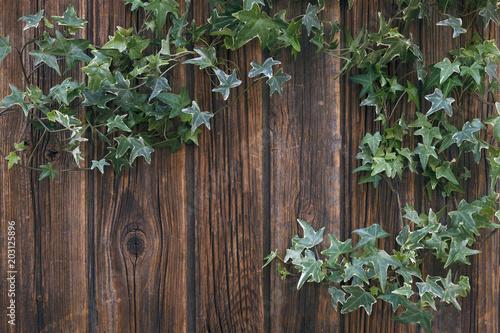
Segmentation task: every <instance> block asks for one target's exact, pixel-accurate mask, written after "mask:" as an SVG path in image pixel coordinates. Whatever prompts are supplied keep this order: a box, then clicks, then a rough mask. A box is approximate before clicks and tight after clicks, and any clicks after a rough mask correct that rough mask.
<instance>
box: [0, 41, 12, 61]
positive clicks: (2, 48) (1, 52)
mask: <svg viewBox="0 0 500 333" xmlns="http://www.w3.org/2000/svg"><path fill="white" fill-rule="evenodd" d="M10 51H12V47H11V46H10V44H9V37H3V36H0V62H2V61H3V59H5V57H6V56H7V54H9V53H10Z"/></svg>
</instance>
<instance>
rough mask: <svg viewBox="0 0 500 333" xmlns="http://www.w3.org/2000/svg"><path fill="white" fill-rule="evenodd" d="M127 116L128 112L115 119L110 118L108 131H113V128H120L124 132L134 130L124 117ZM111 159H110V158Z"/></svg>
mask: <svg viewBox="0 0 500 333" xmlns="http://www.w3.org/2000/svg"><path fill="white" fill-rule="evenodd" d="M125 117H127V115H126V114H124V115H121V116H120V115H116V116H115V117H114V118H113V119H111V118H110V119H108V122H107V124H106V125H107V126H108V132H109V131H111V130H112V129H113V128H118V129H120V130H122V131H124V132H132V130H131V129H130V128H129V127H128V126H127V125H126V124H125V122H124V121H123V119H124V118H125ZM108 160H109V159H108Z"/></svg>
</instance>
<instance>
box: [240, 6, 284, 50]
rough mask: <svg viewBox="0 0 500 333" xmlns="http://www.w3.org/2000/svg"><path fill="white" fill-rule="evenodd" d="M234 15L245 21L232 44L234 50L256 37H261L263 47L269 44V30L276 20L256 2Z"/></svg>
mask: <svg viewBox="0 0 500 333" xmlns="http://www.w3.org/2000/svg"><path fill="white" fill-rule="evenodd" d="M233 16H234V17H236V18H237V19H238V20H239V21H240V22H242V23H243V26H242V28H241V29H240V30H239V31H238V34H237V36H236V39H235V41H234V44H233V46H232V49H233V50H236V49H239V48H240V47H242V46H243V45H245V44H246V43H248V42H249V41H251V40H252V39H254V38H259V40H260V44H261V47H262V48H264V47H265V46H266V45H267V43H268V41H269V30H270V29H272V28H274V22H273V20H272V19H271V18H270V17H269V16H268V15H267V14H266V13H265V12H262V11H261V9H260V7H259V6H258V5H257V4H256V3H254V4H253V5H252V8H250V9H249V10H242V11H239V12H236V13H234V14H233Z"/></svg>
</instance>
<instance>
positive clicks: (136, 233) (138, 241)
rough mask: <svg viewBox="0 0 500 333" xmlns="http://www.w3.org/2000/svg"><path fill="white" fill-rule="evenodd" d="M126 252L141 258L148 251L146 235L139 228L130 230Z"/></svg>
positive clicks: (126, 240)
mask: <svg viewBox="0 0 500 333" xmlns="http://www.w3.org/2000/svg"><path fill="white" fill-rule="evenodd" d="M124 245H125V246H124V247H125V252H126V253H127V255H128V256H130V257H133V258H139V257H142V256H143V255H144V253H145V252H146V246H147V244H146V235H145V234H144V233H143V232H142V231H140V230H139V229H134V230H130V231H129V232H128V233H127V236H125V242H124Z"/></svg>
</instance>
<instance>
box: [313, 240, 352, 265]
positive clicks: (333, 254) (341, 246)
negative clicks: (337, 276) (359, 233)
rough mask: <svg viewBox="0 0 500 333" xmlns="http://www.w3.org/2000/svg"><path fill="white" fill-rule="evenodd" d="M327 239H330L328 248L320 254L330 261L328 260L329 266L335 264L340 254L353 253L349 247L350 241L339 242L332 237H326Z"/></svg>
mask: <svg viewBox="0 0 500 333" xmlns="http://www.w3.org/2000/svg"><path fill="white" fill-rule="evenodd" d="M328 237H330V247H329V248H328V249H326V250H323V251H322V252H321V254H324V255H326V256H329V257H330V259H328V262H329V263H330V265H333V264H335V263H336V262H337V260H338V258H339V256H340V255H341V254H346V253H351V252H352V251H354V249H353V248H352V246H351V239H348V240H346V241H345V242H341V241H339V240H338V239H337V237H335V236H333V235H328Z"/></svg>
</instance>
